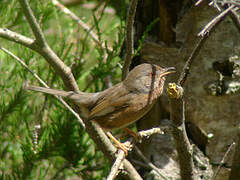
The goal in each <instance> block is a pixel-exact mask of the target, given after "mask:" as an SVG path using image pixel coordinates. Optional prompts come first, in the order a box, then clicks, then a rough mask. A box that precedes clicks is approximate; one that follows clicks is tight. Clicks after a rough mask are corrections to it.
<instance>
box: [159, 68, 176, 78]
mask: <svg viewBox="0 0 240 180" xmlns="http://www.w3.org/2000/svg"><path fill="white" fill-rule="evenodd" d="M175 72H176V69H175V67H168V68H164V69H163V72H162V74H161V76H162V77H164V76H166V75H168V74H172V73H175Z"/></svg>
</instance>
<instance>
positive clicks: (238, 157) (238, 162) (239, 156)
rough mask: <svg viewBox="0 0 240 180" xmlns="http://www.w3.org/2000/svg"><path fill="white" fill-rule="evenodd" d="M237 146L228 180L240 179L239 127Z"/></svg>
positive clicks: (239, 129)
mask: <svg viewBox="0 0 240 180" xmlns="http://www.w3.org/2000/svg"><path fill="white" fill-rule="evenodd" d="M237 131H238V132H237V144H236V146H235V153H234V157H233V161H232V169H231V174H230V177H229V180H238V179H239V177H240V127H238V128H237Z"/></svg>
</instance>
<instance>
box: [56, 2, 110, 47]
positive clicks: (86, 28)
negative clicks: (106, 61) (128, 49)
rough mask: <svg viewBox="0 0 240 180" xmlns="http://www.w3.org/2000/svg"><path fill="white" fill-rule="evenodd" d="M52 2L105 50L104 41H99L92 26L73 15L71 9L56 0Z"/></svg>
mask: <svg viewBox="0 0 240 180" xmlns="http://www.w3.org/2000/svg"><path fill="white" fill-rule="evenodd" d="M52 3H53V4H54V5H55V6H57V7H58V8H59V9H60V10H61V11H62V12H63V13H65V14H67V15H69V16H70V17H71V18H72V19H74V20H75V21H76V22H77V23H78V24H79V25H80V26H81V27H82V28H83V29H84V30H85V31H86V32H87V33H89V35H90V37H91V38H92V40H93V41H94V42H95V43H96V44H97V45H98V46H100V47H101V48H102V49H104V50H105V48H106V46H105V43H104V42H103V43H102V42H101V41H100V40H99V38H98V36H97V35H96V34H95V33H94V32H93V31H92V28H89V27H88V25H87V24H85V23H84V22H83V21H82V20H81V19H80V18H79V17H78V16H77V15H75V14H74V13H73V12H72V11H70V10H69V9H68V8H66V7H65V6H64V5H62V4H61V3H60V2H58V1H57V0H52ZM109 51H112V49H111V48H109Z"/></svg>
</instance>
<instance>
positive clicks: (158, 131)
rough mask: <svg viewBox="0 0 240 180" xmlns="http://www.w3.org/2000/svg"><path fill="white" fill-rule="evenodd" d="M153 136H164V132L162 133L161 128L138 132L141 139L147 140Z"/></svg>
mask: <svg viewBox="0 0 240 180" xmlns="http://www.w3.org/2000/svg"><path fill="white" fill-rule="evenodd" d="M154 134H164V132H163V131H162V129H161V128H152V129H148V130H143V131H139V132H138V136H139V138H143V137H146V138H149V137H150V136H152V135H154Z"/></svg>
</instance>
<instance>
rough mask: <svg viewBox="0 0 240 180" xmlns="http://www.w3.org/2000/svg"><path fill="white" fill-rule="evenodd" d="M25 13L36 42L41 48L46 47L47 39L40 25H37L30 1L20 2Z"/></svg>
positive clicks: (22, 0)
mask: <svg viewBox="0 0 240 180" xmlns="http://www.w3.org/2000/svg"><path fill="white" fill-rule="evenodd" d="M19 2H20V4H21V7H22V10H23V13H24V15H25V17H26V18H27V21H28V23H29V25H30V27H31V29H32V31H33V34H34V36H35V38H36V41H37V42H38V45H39V46H45V45H46V40H45V37H44V35H43V32H42V30H41V28H40V26H39V24H38V23H37V20H36V18H35V17H34V15H33V12H32V10H31V8H30V6H29V3H28V0H19Z"/></svg>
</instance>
